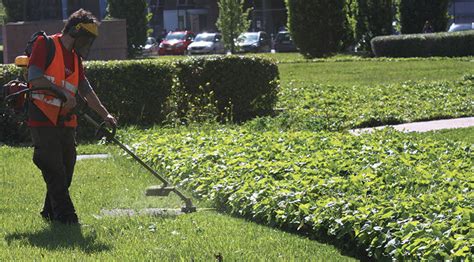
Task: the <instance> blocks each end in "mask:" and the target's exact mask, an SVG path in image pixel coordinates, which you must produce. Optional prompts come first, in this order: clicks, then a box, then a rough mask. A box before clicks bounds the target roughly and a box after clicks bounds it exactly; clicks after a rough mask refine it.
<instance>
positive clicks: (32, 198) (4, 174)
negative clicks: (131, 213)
mask: <svg viewBox="0 0 474 262" xmlns="http://www.w3.org/2000/svg"><path fill="white" fill-rule="evenodd" d="M32 151H33V150H32V148H11V147H6V146H0V159H1V160H0V203H1V204H0V261H32V260H39V261H71V260H75V261H76V260H77V261H191V260H192V259H194V261H214V260H215V255H218V254H221V255H222V257H223V259H224V261H248V260H252V261H291V260H299V261H311V260H313V259H316V260H318V261H330V260H332V259H335V260H337V261H353V260H354V259H352V258H350V257H347V256H343V255H341V252H340V251H338V250H337V249H336V248H334V247H333V246H330V245H325V244H321V243H318V242H316V241H312V240H310V239H309V238H307V237H302V236H299V235H295V234H292V233H287V232H283V231H280V230H276V229H273V228H269V227H266V226H263V225H257V224H255V223H252V222H249V221H245V220H243V219H239V218H235V217H231V216H228V215H224V214H221V213H217V212H215V211H202V212H198V213H194V214H189V215H185V216H178V217H173V216H169V217H151V216H135V217H97V216H98V215H100V214H101V209H115V208H131V209H134V210H140V209H142V208H149V207H167V208H170V207H171V208H173V207H174V208H179V207H180V206H181V204H182V203H181V202H180V201H179V199H177V198H176V197H175V196H170V197H166V198H163V199H157V198H149V197H145V196H144V191H145V188H147V187H148V186H150V185H153V184H157V180H156V179H155V178H153V177H152V176H151V175H149V174H148V173H146V171H145V170H143V169H142V168H140V167H139V166H138V165H137V164H136V163H134V162H133V161H131V160H128V159H126V158H125V157H123V156H121V155H120V153H119V152H118V150H116V148H115V147H106V146H103V145H101V146H97V145H85V146H79V148H78V151H79V153H81V154H84V153H103V152H110V153H112V155H113V157H112V158H111V159H107V160H81V161H78V163H77V166H76V172H75V177H74V181H73V184H72V188H71V195H72V198H73V200H74V203H75V206H76V209H77V212H78V214H79V216H80V219H81V223H82V226H81V228H77V227H69V226H54V227H52V226H50V225H49V224H48V223H46V222H43V220H42V219H41V218H40V216H39V213H38V212H39V211H40V209H41V205H42V202H43V197H44V190H45V189H44V182H43V181H42V177H41V174H40V172H39V170H38V169H37V168H36V167H35V166H34V164H33V163H32V161H31V158H32V153H33V152H32ZM188 195H190V194H189V193H188ZM194 203H195V204H196V205H197V206H198V207H199V208H206V207H209V206H210V205H209V203H206V202H203V201H198V200H194Z"/></svg>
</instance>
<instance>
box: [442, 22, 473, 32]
mask: <svg viewBox="0 0 474 262" xmlns="http://www.w3.org/2000/svg"><path fill="white" fill-rule="evenodd" d="M473 29H474V23H470V24H455V23H453V24H451V26H450V27H449V30H448V32H459V31H467V30H473Z"/></svg>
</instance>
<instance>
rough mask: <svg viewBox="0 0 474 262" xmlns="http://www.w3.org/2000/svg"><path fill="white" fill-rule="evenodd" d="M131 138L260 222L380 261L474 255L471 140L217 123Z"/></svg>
mask: <svg viewBox="0 0 474 262" xmlns="http://www.w3.org/2000/svg"><path fill="white" fill-rule="evenodd" d="M124 137H126V140H127V141H129V142H130V143H131V144H133V148H134V149H135V150H136V151H137V152H138V153H139V154H140V155H141V156H143V157H144V158H146V159H147V160H148V161H149V162H152V163H154V164H155V165H156V167H157V168H159V169H160V170H162V171H163V172H164V173H166V174H168V176H169V178H171V179H172V180H173V181H175V182H177V183H179V184H180V185H181V186H184V187H187V188H192V189H193V190H194V192H195V193H196V194H198V195H199V196H201V197H203V198H206V199H209V200H211V201H212V202H213V203H214V205H216V206H217V207H219V208H221V209H224V210H227V211H228V212H231V213H234V214H237V215H241V216H245V217H249V218H251V219H253V220H255V221H260V222H262V223H265V224H269V225H272V226H275V225H277V226H281V227H283V228H293V229H299V230H301V231H307V232H313V233H314V232H324V233H325V234H328V235H329V236H334V237H336V238H338V239H340V240H341V241H342V240H344V241H349V242H350V243H353V244H354V245H357V246H360V247H363V248H367V250H368V252H369V255H370V256H373V257H375V258H377V259H383V258H387V257H393V258H397V259H419V258H424V259H429V260H440V259H446V258H454V259H459V258H469V257H470V255H471V253H472V252H473V246H474V235H473V233H474V227H473V222H474V221H473V220H474V217H473V215H474V213H473V203H474V191H473V189H474V184H473V180H472V174H473V173H474V165H473V159H472V150H473V147H472V144H471V145H469V144H467V143H459V142H451V141H449V140H444V141H443V140H442V141H437V140H433V139H430V138H423V139H420V138H418V137H416V136H413V135H406V134H401V133H398V132H395V131H391V130H387V131H382V132H377V133H375V134H370V135H363V136H359V137H355V136H352V135H350V134H346V133H328V132H318V133H314V132H308V131H301V132H255V131H254V130H251V129H250V130H247V129H245V128H243V127H242V128H235V127H223V128H218V127H217V128H216V127H215V126H214V127H211V128H202V127H201V128H197V129H191V130H190V129H180V130H176V129H153V130H148V131H133V130H132V131H129V132H127V133H126V134H124Z"/></svg>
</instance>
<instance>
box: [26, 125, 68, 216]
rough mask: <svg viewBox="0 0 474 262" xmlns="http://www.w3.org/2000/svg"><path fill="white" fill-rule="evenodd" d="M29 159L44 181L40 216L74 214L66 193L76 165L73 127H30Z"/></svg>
mask: <svg viewBox="0 0 474 262" xmlns="http://www.w3.org/2000/svg"><path fill="white" fill-rule="evenodd" d="M30 130H31V137H32V139H33V145H34V154H33V162H34V163H35V165H36V166H37V167H38V168H39V169H40V170H41V173H42V175H43V178H44V181H45V183H46V189H47V192H46V197H45V201H44V207H43V211H42V212H41V215H42V216H43V217H45V218H48V219H52V220H59V221H62V220H64V219H67V218H68V217H71V216H75V217H76V219H77V216H76V214H75V209H74V205H73V203H72V200H71V197H70V196H69V186H70V185H71V182H72V175H73V173H74V166H75V164H76V139H75V134H76V130H75V129H74V128H66V127H32V128H30Z"/></svg>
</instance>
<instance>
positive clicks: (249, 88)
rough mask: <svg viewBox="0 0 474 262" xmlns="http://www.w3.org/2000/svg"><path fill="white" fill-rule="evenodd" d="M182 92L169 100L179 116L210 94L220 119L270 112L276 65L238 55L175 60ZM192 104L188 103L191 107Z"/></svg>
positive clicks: (274, 100) (241, 118) (273, 102)
mask: <svg viewBox="0 0 474 262" xmlns="http://www.w3.org/2000/svg"><path fill="white" fill-rule="evenodd" d="M176 66H177V67H178V71H177V72H178V82H179V83H180V85H182V90H183V92H181V93H175V94H174V96H173V97H172V99H173V100H174V101H175V103H177V104H178V116H179V117H181V118H182V117H184V116H185V115H186V113H189V110H190V109H191V106H192V105H193V101H196V99H198V98H202V97H203V96H209V95H211V97H209V98H210V99H213V100H214V101H208V102H211V103H214V102H215V104H216V106H217V110H218V112H219V115H220V116H221V119H220V120H223V119H222V117H226V116H230V117H231V118H232V119H234V120H235V121H244V120H247V119H250V118H253V117H255V116H262V115H268V114H271V113H272V112H273V107H274V106H275V104H276V101H277V92H278V81H277V80H278V78H279V74H278V67H277V66H276V64H274V63H273V62H271V61H270V60H268V59H264V58H258V57H252V58H245V57H239V56H226V57H212V58H207V59H206V58H191V59H186V60H181V61H179V62H177V65H176ZM190 105H191V106H190Z"/></svg>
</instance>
